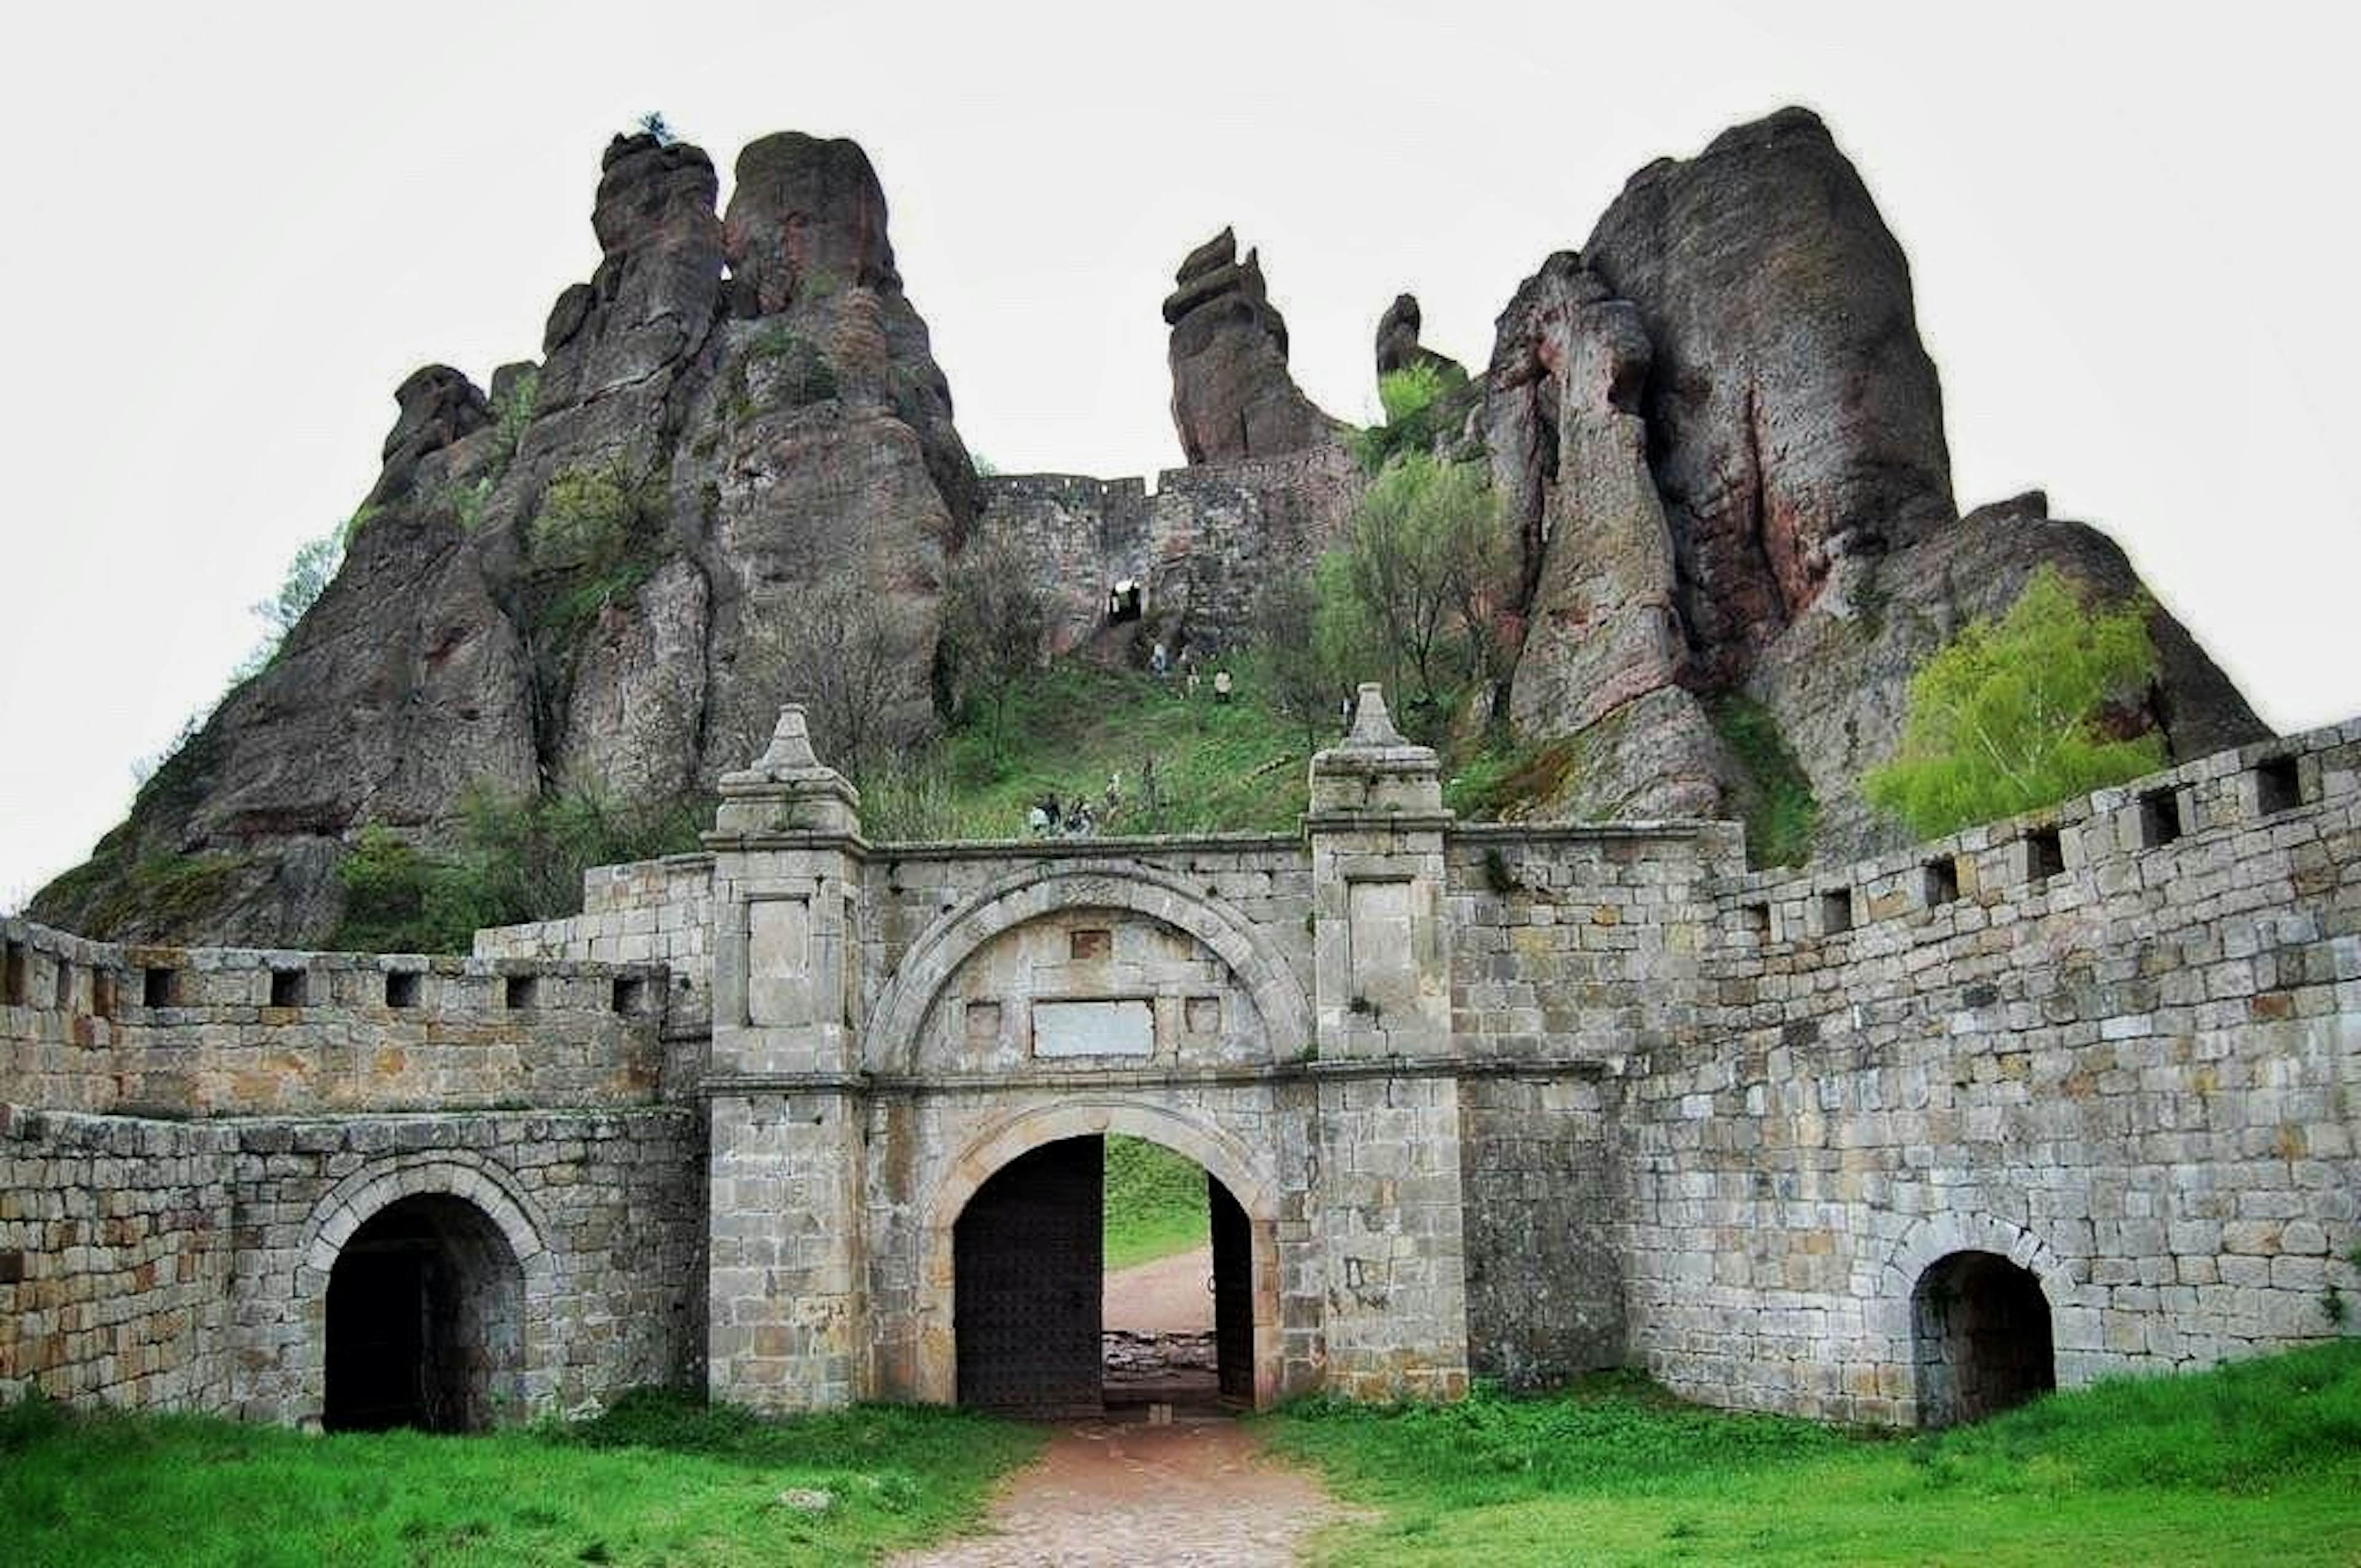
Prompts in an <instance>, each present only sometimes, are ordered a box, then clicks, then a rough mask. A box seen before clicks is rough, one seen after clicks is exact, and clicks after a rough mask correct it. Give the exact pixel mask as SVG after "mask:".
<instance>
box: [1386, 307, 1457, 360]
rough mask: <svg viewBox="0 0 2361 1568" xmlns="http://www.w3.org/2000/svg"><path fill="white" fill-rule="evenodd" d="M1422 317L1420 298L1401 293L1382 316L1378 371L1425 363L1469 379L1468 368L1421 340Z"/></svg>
mask: <svg viewBox="0 0 2361 1568" xmlns="http://www.w3.org/2000/svg"><path fill="white" fill-rule="evenodd" d="M1421 320H1422V317H1421V316H1420V314H1419V309H1418V298H1417V296H1416V295H1413V294H1397V295H1395V296H1394V302H1393V303H1392V304H1390V305H1388V306H1387V307H1386V313H1385V314H1384V315H1382V316H1379V317H1378V376H1379V377H1386V376H1390V375H1392V374H1393V373H1394V372H1395V371H1397V370H1407V369H1409V368H1410V367H1412V366H1425V367H1429V368H1431V369H1433V370H1434V371H1436V372H1438V373H1439V374H1442V375H1444V376H1446V377H1452V378H1465V377H1466V374H1467V371H1466V367H1464V366H1462V365H1461V364H1460V363H1459V361H1457V360H1456V359H1454V358H1452V357H1451V356H1449V355H1447V354H1438V353H1436V352H1435V351H1434V350H1433V349H1432V348H1429V347H1427V346H1426V345H1424V344H1422V343H1421V342H1419V340H1418V331H1419V325H1420V323H1421Z"/></svg>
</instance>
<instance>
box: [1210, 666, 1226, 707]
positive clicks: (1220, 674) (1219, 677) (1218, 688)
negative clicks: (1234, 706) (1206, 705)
mask: <svg viewBox="0 0 2361 1568" xmlns="http://www.w3.org/2000/svg"><path fill="white" fill-rule="evenodd" d="M1213 700H1214V701H1215V702H1227V701H1229V700H1230V672H1229V671H1227V670H1215V671H1214V672H1213Z"/></svg>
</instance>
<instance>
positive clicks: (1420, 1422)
mask: <svg viewBox="0 0 2361 1568" xmlns="http://www.w3.org/2000/svg"><path fill="white" fill-rule="evenodd" d="M1266 1430H1267V1431H1268V1433H1269V1435H1270V1437H1271V1439H1272V1441H1273V1442H1274V1444H1275V1445H1276V1446H1277V1447H1278V1448H1279V1450H1280V1451H1281V1452H1283V1453H1290V1454H1292V1455H1294V1456H1296V1457H1298V1458H1301V1459H1304V1460H1307V1461H1310V1462H1312V1463H1313V1464H1317V1465H1319V1466H1321V1467H1323V1469H1324V1470H1325V1471H1326V1472H1327V1474H1328V1475H1329V1476H1330V1477H1331V1479H1332V1481H1333V1482H1334V1485H1335V1486H1336V1488H1337V1489H1338V1490H1339V1491H1340V1492H1341V1493H1342V1494H1343V1495H1344V1496H1345V1497H1348V1498H1352V1499H1355V1500H1357V1501H1361V1502H1365V1503H1369V1504H1374V1505H1377V1506H1378V1508H1381V1509H1382V1510H1383V1514H1384V1517H1383V1519H1381V1520H1380V1521H1379V1522H1378V1523H1375V1524H1357V1525H1349V1526H1343V1527H1339V1528H1338V1529H1336V1530H1332V1531H1330V1532H1329V1533H1328V1534H1327V1535H1326V1536H1325V1537H1323V1549H1324V1551H1325V1552H1326V1555H1327V1560H1328V1561H1332V1562H1334V1563H1387V1564H1394V1563H1664V1562H1675V1561H1686V1562H1697V1563H1765V1564H1776V1563H1793V1564H1805V1563H1973V1564H1978V1565H1980V1568H1981V1565H1996V1564H2012V1563H2070V1564H2073V1565H2075V1568H2088V1565H2091V1564H2099V1563H2240V1564H2257V1563H2274V1564H2277V1563H2354V1562H2356V1561H2361V1343H2356V1342H2345V1343H2337V1344H2334V1345H2328V1346H2323V1347H2319V1348H2316V1349H2312V1350H2304V1351H2299V1352H2295V1353H2293V1354H2287V1355H2283V1356H2279V1357H2275V1358H2271V1359H2268V1360H2263V1361H2254V1362H2246V1363H2241V1364H2238V1365H2233V1366H2228V1367H2224V1368H2222V1369H2220V1370H2217V1371H2214V1372H2211V1373H2206V1374H2202V1375H2197V1376H2188V1377H2181V1378H2166V1377H2159V1378H2147V1379H2137V1380H2126V1381H2121V1382H2109V1383H2103V1384H2101V1385H2099V1386H2097V1387H2092V1388H2090V1389H2086V1390H2082V1391H2079V1392H2075V1393H2070V1394H2064V1395H2059V1396H2056V1397H2053V1398H2048V1399H2045V1400H2042V1401H2040V1402H2038V1403H2037V1404H2035V1405H2032V1406H2029V1407H2026V1409H2020V1410H2016V1411H2014V1412H2011V1413H2010V1414H2008V1415H2006V1416H2004V1417H2001V1418H1999V1419H1997V1420H1992V1421H1989V1422H1986V1423H1984V1424H1982V1425H1981V1426H1976V1427H1971V1428H1965V1429H1961V1430H1959V1431H1951V1432H1947V1433H1941V1434H1933V1435H1927V1436H1923V1437H1903V1436H1895V1435H1892V1434H1882V1433H1865V1432H1857V1431H1841V1430H1838V1429H1833V1428H1828V1427H1822V1426H1818V1425H1815V1424H1813V1423H1811V1422H1808V1421H1801V1420H1786V1419H1783V1418H1779V1417H1773V1416H1752V1415H1736V1414H1729V1413H1723V1412H1717V1411H1708V1410H1704V1409H1697V1408H1696V1407H1693V1406H1686V1405H1683V1404H1680V1403H1679V1402H1677V1401H1675V1400H1673V1399H1672V1398H1669V1397H1668V1396H1666V1395H1665V1394H1664V1393H1663V1392H1662V1390H1659V1389H1656V1388H1654V1387H1652V1386H1651V1385H1649V1384H1647V1383H1646V1382H1645V1380H1643V1379H1640V1378H1636V1377H1632V1376H1626V1375H1610V1376H1604V1377H1601V1378H1598V1379H1593V1380H1591V1381H1590V1382H1588V1383H1587V1384H1586V1385H1584V1386H1583V1387H1580V1388H1577V1389H1576V1390H1575V1391H1573V1392H1571V1393H1568V1394H1565V1395H1562V1396H1558V1397H1555V1398H1544V1399H1532V1400H1510V1399H1504V1398H1499V1397H1498V1396H1492V1395H1479V1396H1478V1397H1477V1398H1473V1399H1471V1400H1469V1401H1467V1402H1466V1404H1463V1405H1457V1406H1430V1407H1405V1408H1400V1409H1389V1410H1376V1409H1353V1408H1347V1407H1342V1406H1336V1405H1332V1404H1327V1403H1312V1404H1309V1405H1305V1406H1301V1407H1298V1408H1296V1409H1291V1410H1289V1411H1286V1412H1283V1413H1282V1414H1280V1415H1279V1416H1276V1417H1273V1418H1270V1419H1269V1420H1268V1425H1267V1427H1266Z"/></svg>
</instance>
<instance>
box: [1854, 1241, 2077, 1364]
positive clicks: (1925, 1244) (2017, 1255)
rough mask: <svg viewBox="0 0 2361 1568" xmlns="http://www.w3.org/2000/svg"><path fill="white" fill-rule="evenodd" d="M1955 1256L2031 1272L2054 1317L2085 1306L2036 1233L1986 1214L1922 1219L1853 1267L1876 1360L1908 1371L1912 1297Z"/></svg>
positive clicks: (2068, 1273)
mask: <svg viewBox="0 0 2361 1568" xmlns="http://www.w3.org/2000/svg"><path fill="white" fill-rule="evenodd" d="M1955 1252H1989V1253H1994V1254H1997V1255H2000V1256H2002V1257H2004V1258H2006V1259H2008V1260H2009V1262H2011V1263H2013V1264H2015V1265H2016V1266H2018V1267H2019V1268H2023V1269H2026V1270H2028V1271H2029V1272H2031V1274H2032V1275H2033V1277H2035V1278H2036V1279H2038V1280H2039V1281H2040V1282H2041V1293H2042V1295H2044V1296H2045V1297H2047V1298H2048V1301H2049V1310H2050V1311H2051V1312H2052V1313H2056V1312H2058V1311H2059V1310H2060V1309H2064V1308H2070V1307H2074V1306H2077V1305H2079V1304H2080V1287H2079V1286H2078V1285H2077V1284H2076V1282H2075V1279H2074V1273H2073V1269H2072V1267H2071V1266H2070V1265H2069V1264H2068V1262H2067V1261H2066V1260H2065V1259H2064V1258H2062V1257H2059V1255H2057V1254H2056V1253H2054V1252H2052V1251H2050V1250H2049V1245H2048V1243H2047V1242H2044V1241H2043V1240H2042V1239H2041V1238H2040V1237H2039V1236H2038V1235H2037V1234H2035V1233H2034V1232H2033V1231H2031V1230H2030V1229H2028V1228H2026V1226H2023V1225H2017V1224H2011V1223H2008V1222H2007V1221H2005V1220H1996V1219H1994V1218H1993V1217H1992V1216H1991V1215H1990V1214H1983V1213H1964V1214H1960V1213H1944V1214H1922V1215H1920V1216H1919V1217H1918V1218H1916V1220H1913V1221H1912V1222H1911V1223H1910V1225H1909V1227H1908V1228H1907V1229H1906V1230H1905V1231H1904V1232H1903V1233H1902V1234H1901V1236H1900V1237H1899V1238H1897V1239H1896V1240H1895V1241H1894V1242H1893V1243H1892V1244H1891V1245H1888V1246H1887V1247H1886V1249H1885V1255H1884V1256H1883V1258H1882V1259H1881V1258H1877V1257H1864V1258H1863V1259H1862V1260H1861V1262H1859V1263H1857V1264H1855V1265H1854V1266H1853V1274H1852V1295H1853V1299H1855V1300H1857V1301H1861V1302H1862V1303H1863V1304H1864V1313H1863V1315H1864V1319H1865V1321H1864V1324H1863V1326H1864V1327H1865V1328H1866V1329H1867V1330H1868V1336H1867V1337H1868V1340H1869V1344H1868V1347H1867V1348H1868V1349H1869V1351H1870V1352H1871V1354H1872V1358H1873V1359H1875V1360H1879V1361H1883V1362H1890V1363H1894V1364H1895V1365H1908V1364H1909V1362H1910V1359H1911V1355H1912V1349H1911V1343H1912V1338H1911V1320H1910V1310H1911V1296H1912V1293H1913V1292H1914V1291H1916V1289H1917V1288H1918V1279H1919V1277H1920V1276H1921V1275H1923V1274H1925V1273H1926V1272H1927V1269H1929V1268H1931V1267H1933V1266H1935V1265H1936V1264H1938V1263H1939V1262H1941V1261H1942V1260H1943V1259H1944V1258H1947V1257H1949V1256H1950V1255H1952V1254H1953V1253H1955Z"/></svg>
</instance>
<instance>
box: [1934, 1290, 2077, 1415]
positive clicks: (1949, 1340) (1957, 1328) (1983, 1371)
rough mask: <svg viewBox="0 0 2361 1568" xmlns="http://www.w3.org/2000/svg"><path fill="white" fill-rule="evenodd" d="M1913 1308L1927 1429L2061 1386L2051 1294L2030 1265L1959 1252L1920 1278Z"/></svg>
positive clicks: (2009, 1406)
mask: <svg viewBox="0 0 2361 1568" xmlns="http://www.w3.org/2000/svg"><path fill="white" fill-rule="evenodd" d="M1910 1313H1911V1324H1912V1348H1913V1350H1914V1352H1915V1354H1914V1357H1913V1360H1914V1362H1915V1364H1916V1376H1915V1383H1916V1391H1917V1398H1918V1424H1919V1425H1920V1426H1922V1427H1948V1426H1957V1425H1959V1424H1960V1423H1962V1422H1965V1421H1975V1420H1982V1419H1983V1418H1984V1417H1986V1416H1992V1415H1997V1414H1999V1413H2000V1412H2001V1411H2003V1410H2006V1409H2014V1408H2015V1407H2016V1406H2018V1405H2022V1404H2024V1403H2026V1401H2027V1400H2029V1399H2033V1398H2038V1397H2039V1396H2041V1395H2043V1394H2047V1393H2048V1392H2049V1391H2050V1390H2051V1389H2053V1388H2055V1387H2058V1353H2057V1348H2056V1342H2055V1338H2054V1335H2053V1333H2052V1332H2051V1328H2050V1321H2049V1300H2048V1298H2047V1297H2046V1296H2044V1295H2043V1294H2042V1291H2041V1281H2040V1279H2039V1278H2038V1277H2036V1276H2035V1275H2034V1273H2033V1271H2032V1270H2031V1269H2028V1268H2024V1267H2020V1266H2018V1265H2016V1264H2014V1263H2011V1262H2010V1261H2009V1260H2008V1259H2006V1258H2004V1257H2002V1256H2000V1255H1997V1254H1995V1253H1989V1252H1955V1253H1952V1254H1950V1255H1948V1256H1946V1257H1942V1258H1938V1259H1937V1260H1936V1262H1935V1263H1933V1264H1932V1265H1930V1266H1928V1267H1927V1270H1926V1272H1925V1273H1923V1274H1921V1275H1920V1276H1919V1277H1918V1281H1917V1284H1916V1286H1915V1287H1914V1288H1913V1289H1912V1290H1911V1293H1910Z"/></svg>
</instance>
